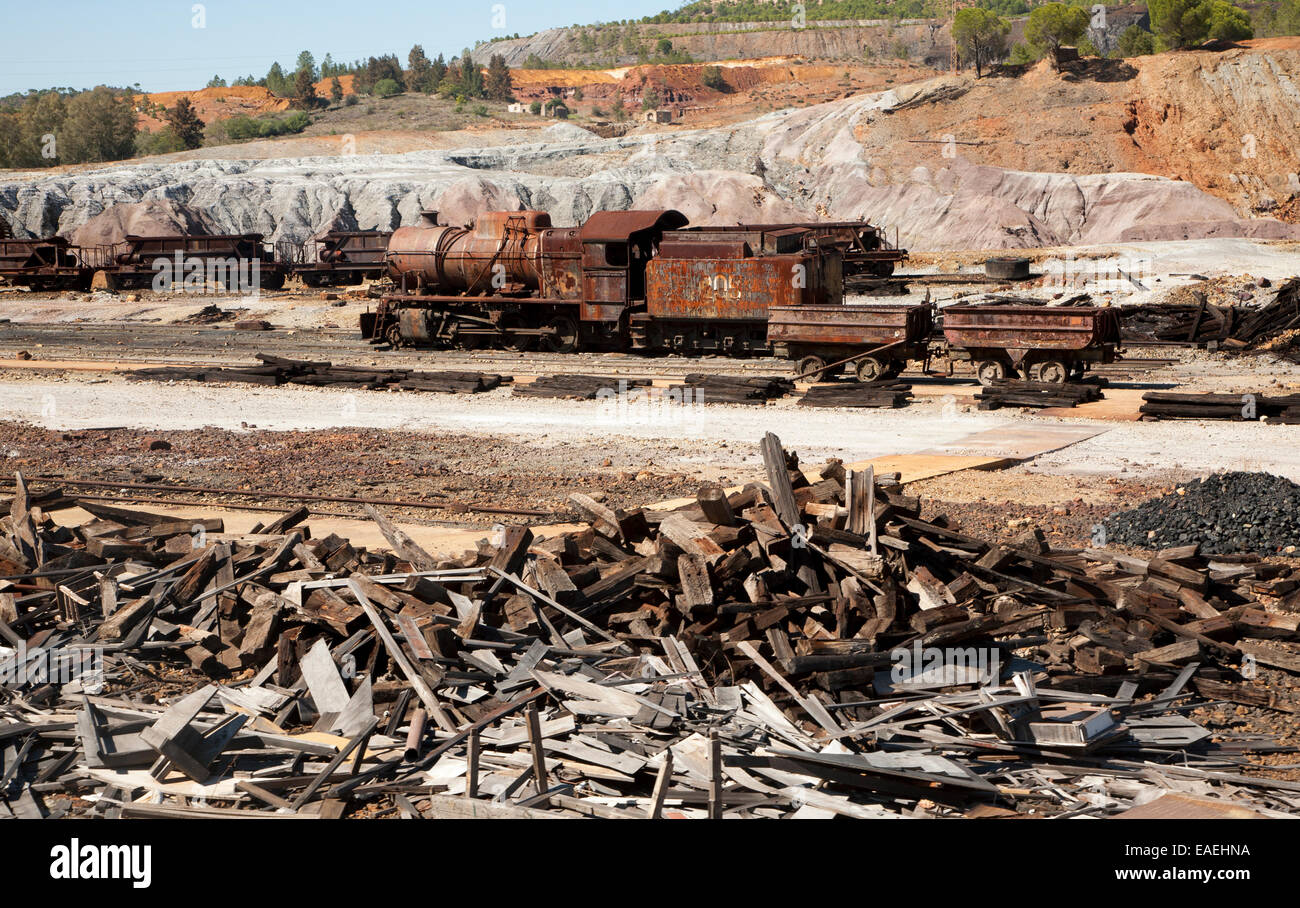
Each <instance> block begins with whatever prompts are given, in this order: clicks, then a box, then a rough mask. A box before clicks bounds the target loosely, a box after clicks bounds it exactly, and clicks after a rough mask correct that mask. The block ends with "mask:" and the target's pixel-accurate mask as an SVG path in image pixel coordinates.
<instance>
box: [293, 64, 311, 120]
mask: <svg viewBox="0 0 1300 908" xmlns="http://www.w3.org/2000/svg"><path fill="white" fill-rule="evenodd" d="M312 75H313V74H312V71H311V70H310V69H300V70H298V74H297V75H296V76H294V77H293V96H294V97H295V98H297V99H298V103H299V104H300V105H302V107H303V108H304V109H305V110H311V109H312V108H313V107H315V106H316V80H315V79H314V78H312Z"/></svg>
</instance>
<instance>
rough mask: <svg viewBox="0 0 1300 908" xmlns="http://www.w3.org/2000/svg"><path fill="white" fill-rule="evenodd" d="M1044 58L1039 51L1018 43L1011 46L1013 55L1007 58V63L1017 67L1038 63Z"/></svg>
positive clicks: (1021, 42) (1023, 43) (1020, 42)
mask: <svg viewBox="0 0 1300 908" xmlns="http://www.w3.org/2000/svg"><path fill="white" fill-rule="evenodd" d="M1042 58H1043V55H1042V54H1040V53H1039V52H1038V51H1037V50H1035V49H1034V48H1032V47H1030V46H1029V45H1028V44H1026V43H1025V42H1023V41H1017V42H1016V43H1015V44H1013V45H1011V53H1010V54H1009V55H1008V56H1007V62H1008V63H1011V64H1013V65H1015V66H1024V65H1025V64H1027V63H1037V62H1038V61H1039V60H1041V59H1042Z"/></svg>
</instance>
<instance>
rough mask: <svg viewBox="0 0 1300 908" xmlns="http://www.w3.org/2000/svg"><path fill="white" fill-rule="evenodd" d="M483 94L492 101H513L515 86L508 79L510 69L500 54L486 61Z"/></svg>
mask: <svg viewBox="0 0 1300 908" xmlns="http://www.w3.org/2000/svg"><path fill="white" fill-rule="evenodd" d="M485 92H486V94H487V96H488V97H489V98H491V99H492V100H493V101H512V100H514V96H515V85H514V82H513V80H511V78H510V67H509V66H507V65H506V58H505V57H503V56H502V55H501V54H493V55H492V58H491V59H490V60H488V68H487V84H486V87H485Z"/></svg>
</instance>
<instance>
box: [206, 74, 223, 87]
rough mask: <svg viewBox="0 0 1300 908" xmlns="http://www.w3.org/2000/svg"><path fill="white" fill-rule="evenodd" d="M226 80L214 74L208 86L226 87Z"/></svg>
mask: <svg viewBox="0 0 1300 908" xmlns="http://www.w3.org/2000/svg"><path fill="white" fill-rule="evenodd" d="M225 87H226V80H225V79H223V78H221V77H220V76H213V77H212V78H211V79H209V80H208V88H225Z"/></svg>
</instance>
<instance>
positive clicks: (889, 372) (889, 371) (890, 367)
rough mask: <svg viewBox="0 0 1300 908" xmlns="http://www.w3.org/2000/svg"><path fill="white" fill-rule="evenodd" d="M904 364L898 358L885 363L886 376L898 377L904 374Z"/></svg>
mask: <svg viewBox="0 0 1300 908" xmlns="http://www.w3.org/2000/svg"><path fill="white" fill-rule="evenodd" d="M903 366H904V364H903V363H901V362H899V361H898V360H893V361H891V362H889V363H887V364H886V365H885V378H898V376H900V375H902V374H903Z"/></svg>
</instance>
